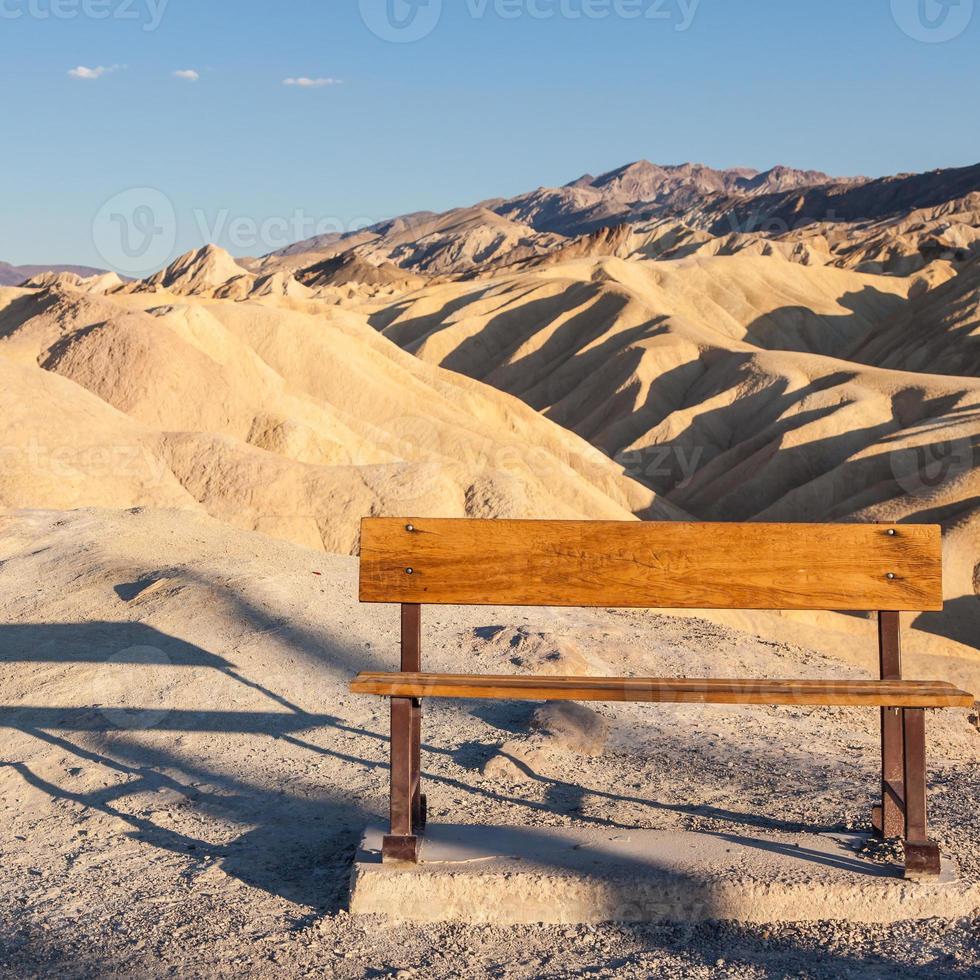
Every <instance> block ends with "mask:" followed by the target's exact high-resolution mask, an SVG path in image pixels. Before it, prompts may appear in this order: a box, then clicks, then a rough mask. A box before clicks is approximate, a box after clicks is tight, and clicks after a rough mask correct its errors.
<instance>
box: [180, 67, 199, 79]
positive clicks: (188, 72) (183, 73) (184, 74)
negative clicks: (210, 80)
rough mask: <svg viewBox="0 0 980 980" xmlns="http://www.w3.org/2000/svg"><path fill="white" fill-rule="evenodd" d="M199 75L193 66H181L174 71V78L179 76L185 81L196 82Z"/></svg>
mask: <svg viewBox="0 0 980 980" xmlns="http://www.w3.org/2000/svg"><path fill="white" fill-rule="evenodd" d="M200 77H201V76H200V75H199V74H198V73H197V72H196V71H194V69H193V68H181V69H180V70H179V71H175V72H174V78H181V79H183V80H184V81H185V82H196V81H197V80H198V79H199V78H200Z"/></svg>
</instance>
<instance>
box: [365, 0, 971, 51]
mask: <svg viewBox="0 0 980 980" xmlns="http://www.w3.org/2000/svg"><path fill="white" fill-rule="evenodd" d="M971 2H972V0H971ZM700 5H701V0H464V4H463V8H464V11H465V13H467V14H468V15H469V16H470V17H471V18H472V19H473V20H484V19H485V18H486V17H487V16H490V15H492V16H494V17H496V18H497V19H499V20H518V19H519V18H522V17H527V18H530V19H532V20H557V19H560V20H590V21H595V20H607V19H610V18H618V19H620V20H631V21H639V20H646V21H658V22H661V23H663V22H668V23H672V24H673V26H674V30H675V31H686V30H688V28H690V26H691V25H692V24H693V23H694V18H695V15H696V14H697V11H698V7H699V6H700ZM360 8H361V19H362V20H363V21H364V23H365V25H367V27H368V29H369V30H370V31H371V32H372V33H373V34H375V35H376V36H377V37H379V38H381V39H382V40H383V41H393V42H396V43H409V42H412V41H421V40H422V38H425V37H428V36H429V35H430V34H431V33H432V32H433V31H434V30H435V29H436V25H437V24H438V23H439V20H440V18H441V16H442V0H360Z"/></svg>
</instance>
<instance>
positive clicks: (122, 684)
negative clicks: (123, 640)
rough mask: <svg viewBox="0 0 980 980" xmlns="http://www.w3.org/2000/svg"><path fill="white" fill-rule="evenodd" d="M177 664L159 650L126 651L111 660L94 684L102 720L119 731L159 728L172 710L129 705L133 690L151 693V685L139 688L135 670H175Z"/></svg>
mask: <svg viewBox="0 0 980 980" xmlns="http://www.w3.org/2000/svg"><path fill="white" fill-rule="evenodd" d="M172 666H173V661H172V660H171V659H170V657H168V656H167V655H166V653H164V651H163V650H161V649H160V648H159V647H151V646H132V647H126V649H125V650H120V651H118V653H114V654H112V655H111V656H109V657H107V658H106V659H105V660H104V661H103V662H102V663H101V664H100V665H99V668H98V672H97V673H96V675H95V677H94V678H93V680H92V686H91V695H92V704H93V706H94V707H96V708H98V710H99V711H100V712H101V714H102V716H103V717H104V718H105V719H106V721H108V722H109V723H110V724H112V725H115V726H116V728H128V729H145V728H153V727H154V726H156V725H159V724H160V722H162V721H163V720H164V719H165V718H166V717H167V715H168V714H170V709H169V708H161V707H147V706H141V707H139V708H136V707H133V706H132V705H130V704H128V703H127V702H128V698H129V695H130V693H131V692H132V690H133V688H134V687H135V688H137V689H138V690H149V689H150V685H135V684H134V683H133V670H134V668H135V669H137V670H138V669H141V668H159V667H163V668H167V667H172Z"/></svg>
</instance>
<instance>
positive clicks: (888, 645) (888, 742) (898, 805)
mask: <svg viewBox="0 0 980 980" xmlns="http://www.w3.org/2000/svg"><path fill="white" fill-rule="evenodd" d="M878 661H879V665H880V677H881V679H882V680H883V681H886V680H898V679H900V678H901V676H902V648H901V633H900V627H899V618H898V613H897V612H891V611H887V610H886V611H882V612H879V613H878ZM871 823H872V825H873V826H874V829H875V832H876V833H877V834H878V836H879V837H901V836H902V834H903V833H904V832H905V752H904V736H903V733H902V713H901V710H900V709H899V708H882V709H881V805H880V806H876V807H875V808H874V809H873V810H872V813H871Z"/></svg>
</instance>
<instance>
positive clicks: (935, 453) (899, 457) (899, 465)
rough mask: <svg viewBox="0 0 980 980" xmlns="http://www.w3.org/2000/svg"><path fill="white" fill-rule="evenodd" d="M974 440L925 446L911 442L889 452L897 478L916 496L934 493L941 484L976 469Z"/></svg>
mask: <svg viewBox="0 0 980 980" xmlns="http://www.w3.org/2000/svg"><path fill="white" fill-rule="evenodd" d="M973 455H974V450H973V442H972V441H971V440H970V439H967V438H959V439H947V440H945V441H943V442H936V443H931V444H929V445H925V446H909V447H906V448H904V449H896V450H895V451H894V452H892V453H890V454H889V457H888V462H889V464H890V465H891V470H892V475H893V476H894V477H895V482H896V483H897V484H898V485H899V486H900V487H901V488H902V489H903V490H904V491H905V492H906V493H908V494H910V495H911V496H913V497H930V496H932V495H933V494H934V493H936V491H937V490H939V488H940V487H942V486H944V485H945V484H947V483H950V482H951V481H952V480H955V479H957V478H958V477H961V476H963V475H964V474H965V473H969V471H970V470H972V469H973Z"/></svg>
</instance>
